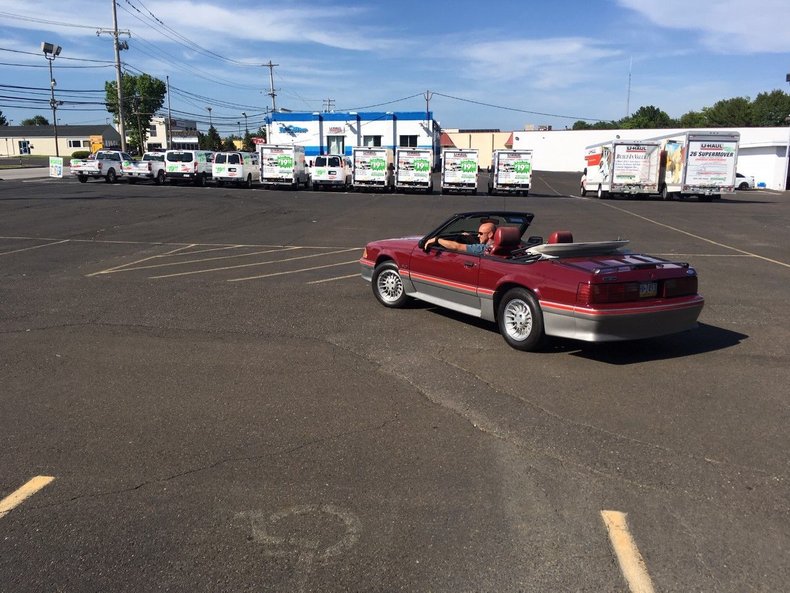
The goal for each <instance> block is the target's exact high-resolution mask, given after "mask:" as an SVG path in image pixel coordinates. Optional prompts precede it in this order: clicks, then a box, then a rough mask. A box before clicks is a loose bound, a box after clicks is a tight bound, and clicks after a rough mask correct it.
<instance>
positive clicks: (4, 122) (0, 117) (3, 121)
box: [0, 111, 8, 126]
mask: <svg viewBox="0 0 790 593" xmlns="http://www.w3.org/2000/svg"><path fill="white" fill-rule="evenodd" d="M7 125H8V120H7V119H6V118H5V115H3V112H2V111H0V126H7Z"/></svg>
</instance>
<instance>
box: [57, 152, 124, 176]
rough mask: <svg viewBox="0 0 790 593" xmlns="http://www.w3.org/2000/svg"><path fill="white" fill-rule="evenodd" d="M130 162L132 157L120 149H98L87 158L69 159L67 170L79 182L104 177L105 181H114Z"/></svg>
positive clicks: (122, 173)
mask: <svg viewBox="0 0 790 593" xmlns="http://www.w3.org/2000/svg"><path fill="white" fill-rule="evenodd" d="M131 162H132V157H131V156H129V155H128V154H126V153H125V152H121V151H120V150H99V151H97V152H95V153H94V154H92V155H90V156H89V157H88V158H87V159H71V163H70V164H69V170H70V172H71V175H76V176H77V179H78V180H79V182H80V183H85V182H86V181H88V177H93V178H94V179H101V178H102V177H103V178H104V181H106V182H107V183H115V182H116V180H117V179H118V178H119V177H123V176H124V175H125V171H124V168H125V167H128V166H129V164H130V163H131Z"/></svg>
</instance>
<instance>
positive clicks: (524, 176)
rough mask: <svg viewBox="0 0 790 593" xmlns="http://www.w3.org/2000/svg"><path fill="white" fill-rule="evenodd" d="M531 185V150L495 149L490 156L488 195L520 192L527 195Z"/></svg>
mask: <svg viewBox="0 0 790 593" xmlns="http://www.w3.org/2000/svg"><path fill="white" fill-rule="evenodd" d="M531 185H532V151H531V150H517V149H513V150H495V151H494V154H493V155H492V158H491V175H489V179H488V193H489V194H490V195H493V194H497V193H500V192H503V193H512V194H517V193H520V194H521V195H522V196H528V195H529V188H530V186H531Z"/></svg>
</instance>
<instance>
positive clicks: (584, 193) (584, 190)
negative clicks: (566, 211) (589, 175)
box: [579, 185, 587, 197]
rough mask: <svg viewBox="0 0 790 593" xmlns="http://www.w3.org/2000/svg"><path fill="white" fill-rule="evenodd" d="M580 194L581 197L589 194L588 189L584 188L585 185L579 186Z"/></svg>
mask: <svg viewBox="0 0 790 593" xmlns="http://www.w3.org/2000/svg"><path fill="white" fill-rule="evenodd" d="M579 194H580V195H581V197H584V196H586V195H587V190H586V189H584V186H583V185H582V186H580V187H579Z"/></svg>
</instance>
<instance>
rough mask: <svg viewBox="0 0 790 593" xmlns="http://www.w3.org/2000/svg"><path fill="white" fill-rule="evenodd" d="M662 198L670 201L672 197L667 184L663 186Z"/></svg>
mask: <svg viewBox="0 0 790 593" xmlns="http://www.w3.org/2000/svg"><path fill="white" fill-rule="evenodd" d="M661 199H662V200H664V201H669V200H671V199H672V194H671V193H669V192H668V191H667V186H666V185H665V186H664V187H662V188H661Z"/></svg>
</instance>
